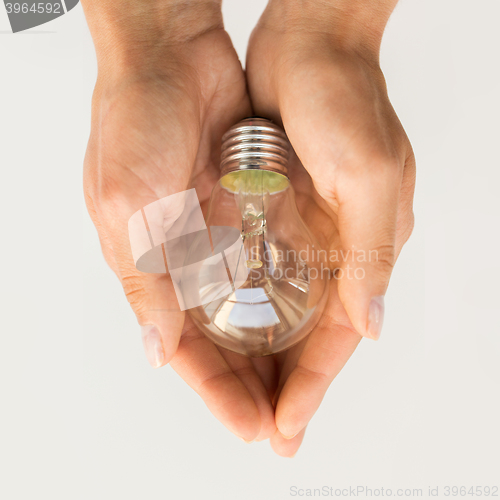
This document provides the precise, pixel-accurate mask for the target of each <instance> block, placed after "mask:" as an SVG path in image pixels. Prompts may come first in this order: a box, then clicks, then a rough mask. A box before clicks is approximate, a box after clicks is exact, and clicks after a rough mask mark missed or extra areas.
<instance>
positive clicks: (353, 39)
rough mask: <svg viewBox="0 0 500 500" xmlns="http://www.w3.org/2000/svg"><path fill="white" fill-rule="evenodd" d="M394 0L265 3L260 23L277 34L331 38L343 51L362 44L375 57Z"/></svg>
mask: <svg viewBox="0 0 500 500" xmlns="http://www.w3.org/2000/svg"><path fill="white" fill-rule="evenodd" d="M397 2H398V0H269V4H268V7H267V9H266V15H265V16H263V18H262V20H261V22H263V23H265V25H266V27H268V28H269V29H274V30H278V31H287V32H295V33H296V34H297V36H300V33H301V32H306V33H313V34H317V35H318V36H323V35H325V36H328V37H330V38H333V39H334V40H335V41H336V43H337V44H339V45H342V46H345V47H346V48H351V47H357V46H359V45H363V46H364V47H366V48H368V49H369V50H370V51H372V52H373V53H376V54H378V50H379V48H380V42H381V40H382V35H383V32H384V29H385V26H386V24H387V21H388V20H389V17H390V15H391V13H392V11H393V10H394V8H395V6H396V4H397Z"/></svg>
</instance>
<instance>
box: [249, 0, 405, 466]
mask: <svg viewBox="0 0 500 500" xmlns="http://www.w3.org/2000/svg"><path fill="white" fill-rule="evenodd" d="M294 3H295V2H293V1H289V2H285V1H280V0H276V1H274V0H272V1H271V2H270V4H269V6H268V8H267V9H266V11H265V12H264V14H263V16H262V18H261V20H260V22H259V24H258V26H257V27H256V29H255V30H254V32H253V34H252V38H251V41H250V45H249V49H248V53H247V54H248V55H247V79H248V84H249V92H250V97H251V100H252V105H253V108H254V111H255V112H256V114H258V115H260V116H265V117H269V118H273V119H274V120H275V121H277V122H278V123H280V122H282V123H283V125H284V128H285V130H286V132H287V135H288V137H289V139H290V141H291V143H292V146H293V147H294V150H295V152H296V154H297V157H298V159H300V162H299V161H297V162H296V163H295V165H294V167H293V168H292V173H291V178H292V183H293V184H294V185H295V189H296V191H297V198H298V201H299V209H301V213H302V214H303V217H304V219H305V220H306V223H308V224H309V225H310V226H311V227H313V228H316V235H317V237H318V239H320V240H321V241H320V242H322V243H323V246H324V248H327V249H329V250H330V252H335V251H336V253H337V255H339V256H340V258H339V259H338V262H337V263H336V265H335V266H334V267H336V268H338V271H337V279H334V280H332V282H331V291H330V299H329V303H328V305H327V307H326V309H325V313H324V316H323V318H322V319H321V320H320V323H319V325H318V326H317V327H316V329H315V330H314V331H313V332H312V333H311V335H310V336H309V337H308V338H307V339H306V340H305V341H303V342H302V343H301V344H299V345H298V346H296V347H294V348H293V349H291V350H290V351H288V352H287V353H286V355H285V356H281V363H280V375H279V385H278V388H277V392H276V397H277V406H276V415H275V418H276V425H277V431H276V434H275V435H274V436H273V437H272V439H271V444H272V446H273V448H274V449H275V451H276V452H277V453H279V454H281V455H285V456H290V455H293V454H294V453H295V452H296V450H297V449H298V447H299V446H300V443H301V441H302V437H303V434H304V431H305V427H306V425H307V423H308V422H309V420H310V419H311V417H312V416H313V414H314V413H315V411H316V410H317V408H318V406H319V404H320V402H321V400H322V398H323V396H324V394H325V392H326V390H327V388H328V386H329V384H330V383H331V382H332V380H333V379H334V377H335V376H336V375H337V373H338V372H339V371H340V370H341V369H342V367H343V365H344V364H345V363H346V362H347V360H348V359H349V357H350V355H351V354H352V352H353V351H354V349H355V348H356V346H357V344H358V342H359V340H360V338H361V337H360V335H362V336H365V337H368V338H373V339H376V338H378V336H379V335H380V329H381V326H382V319H383V296H384V294H385V292H386V289H387V285H388V282H389V278H390V274H391V271H392V268H393V266H394V263H395V261H396V258H397V256H398V254H399V252H400V251H401V248H402V246H403V244H404V243H405V242H406V241H407V239H408V238H409V236H410V234H411V232H412V228H413V211H412V198H413V191H414V184H415V160H414V156H413V152H412V148H411V146H410V143H409V141H408V138H407V136H406V134H405V132H404V130H403V128H402V126H401V124H400V122H399V120H398V118H397V116H396V114H395V112H394V110H393V108H392V106H391V104H390V102H389V99H388V97H387V91H386V86H385V82H384V78H383V75H382V72H381V70H380V67H379V64H378V50H379V43H380V38H381V36H382V32H383V27H384V25H385V21H386V20H387V19H386V18H385V21H384V16H383V15H381V18H380V19H378V18H377V15H376V14H374V13H373V12H371V14H372V16H371V17H370V16H368V18H366V16H364V14H366V12H365V11H366V10H367V9H366V7H364V8H361V7H359V9H360V10H359V11H355V12H343V10H342V8H335V9H334V8H332V6H328V5H327V4H328V2H321V3H320V2H316V3H313V4H311V3H310V4H308V6H304V4H303V3H300V2H299V4H300V5H298V7H295V5H294ZM362 3H363V2H352V3H350V4H349V5H351V6H353V7H352V8H353V9H354V6H355V5H356V4H358V5H359V4H362ZM386 3H387V2H386ZM389 3H392V4H394V3H395V2H394V1H389ZM337 4H346V2H337ZM382 4H384V2H381V5H382ZM363 9H364V10H363ZM368 10H369V9H368ZM382 10H383V9H382ZM389 13H390V10H389V11H388V13H386V14H387V16H386V17H388V14H389ZM369 14H370V13H369ZM344 15H345V17H343V16H344ZM365 18H366V19H368V21H367V22H365V20H366V19H365ZM353 19H355V20H356V21H352V20H353ZM300 163H302V165H303V167H302V165H300ZM304 168H305V170H304ZM306 172H307V173H306ZM298 179H300V182H297V180H298ZM307 179H309V182H307ZM325 217H326V221H325ZM318 221H325V222H321V223H318ZM340 250H343V251H344V258H342V254H341V253H340ZM349 250H351V251H352V252H353V254H351V255H354V256H355V258H354V259H353V258H352V257H347V258H346V257H345V256H346V252H347V251H349ZM331 255H332V254H331ZM333 255H335V253H334V254H333ZM363 255H364V256H365V260H364V261H363V259H362V257H360V256H363ZM349 266H350V269H349ZM349 271H350V277H349ZM354 271H355V272H356V273H354ZM297 433H298V434H297ZM294 435H296V437H293V438H292V439H285V438H284V437H283V436H286V437H289V438H290V437H291V436H294Z"/></svg>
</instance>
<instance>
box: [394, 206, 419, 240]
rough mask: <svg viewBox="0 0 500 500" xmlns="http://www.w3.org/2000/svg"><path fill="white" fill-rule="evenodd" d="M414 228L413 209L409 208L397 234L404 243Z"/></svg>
mask: <svg viewBox="0 0 500 500" xmlns="http://www.w3.org/2000/svg"><path fill="white" fill-rule="evenodd" d="M414 228H415V214H414V213H413V210H410V213H409V215H408V217H407V218H406V220H405V222H404V224H402V227H401V229H400V230H399V235H398V236H399V237H400V238H401V240H402V241H403V243H406V242H407V241H408V240H409V239H410V236H411V235H412V233H413V229H414Z"/></svg>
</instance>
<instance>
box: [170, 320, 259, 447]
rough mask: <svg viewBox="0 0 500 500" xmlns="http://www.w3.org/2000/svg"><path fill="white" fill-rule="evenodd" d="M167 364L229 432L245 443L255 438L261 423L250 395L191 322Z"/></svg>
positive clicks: (218, 353)
mask: <svg viewBox="0 0 500 500" xmlns="http://www.w3.org/2000/svg"><path fill="white" fill-rule="evenodd" d="M170 364H171V366H172V368H173V369H174V370H175V371H176V372H177V373H178V374H179V375H180V376H181V377H182V378H183V379H184V380H185V381H186V383H187V384H188V385H189V386H191V387H192V388H193V389H194V390H195V391H196V392H197V393H198V394H199V395H200V396H201V398H202V399H203V401H204V402H205V404H206V405H207V407H208V409H209V410H210V411H211V412H212V413H213V415H214V416H215V417H216V418H217V419H218V420H219V421H220V422H221V423H222V424H224V425H225V426H226V427H227V428H228V429H229V430H230V431H231V432H233V433H234V434H236V435H237V436H238V437H240V438H241V439H243V440H245V441H247V442H251V441H254V440H255V439H256V438H257V436H258V435H259V433H260V430H261V420H260V414H259V409H258V408H257V405H256V404H255V402H254V399H253V397H252V395H251V394H250V392H249V391H248V389H247V388H246V387H245V385H244V384H243V382H242V381H241V380H240V379H239V378H238V377H237V376H236V375H235V374H234V373H233V371H232V370H231V368H230V367H229V365H228V364H227V362H226V361H225V360H224V359H223V357H222V356H221V354H220V352H219V351H218V349H217V347H216V346H215V345H214V344H213V342H211V341H210V340H208V338H207V337H205V336H204V335H203V334H202V333H201V332H200V331H199V330H198V329H197V328H195V327H194V325H193V323H192V322H191V320H189V321H188V325H187V327H186V329H185V330H184V333H183V335H182V338H181V340H180V343H179V347H178V349H177V352H176V354H175V356H174V357H173V359H172V361H171V363H170Z"/></svg>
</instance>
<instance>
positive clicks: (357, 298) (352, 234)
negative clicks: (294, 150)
mask: <svg viewBox="0 0 500 500" xmlns="http://www.w3.org/2000/svg"><path fill="white" fill-rule="evenodd" d="M370 167H371V168H370V169H368V170H367V171H366V170H365V171H364V172H362V173H361V172H360V175H350V176H349V177H348V178H347V179H342V180H341V181H340V183H339V185H338V186H337V188H338V189H337V190H336V196H337V199H338V207H337V210H338V228H339V234H340V241H341V247H342V248H341V249H337V258H338V260H339V261H340V262H341V264H340V267H339V269H338V270H337V274H336V278H337V279H338V281H339V296H340V300H341V301H342V304H343V305H344V307H345V309H346V311H347V314H348V315H349V319H350V320H351V322H352V324H353V326H354V328H355V329H356V330H357V331H358V333H360V334H361V335H362V336H364V337H367V338H372V339H374V340H376V339H378V338H379V336H380V332H381V329H382V323H383V319H384V295H385V292H386V290H387V286H388V284H389V279H390V276H391V273H392V269H393V267H394V263H395V259H396V250H395V244H396V226H397V213H398V199H399V191H400V186H401V173H400V172H401V169H400V167H399V164H392V163H391V162H384V163H381V164H380V165H371V166H370Z"/></svg>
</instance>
